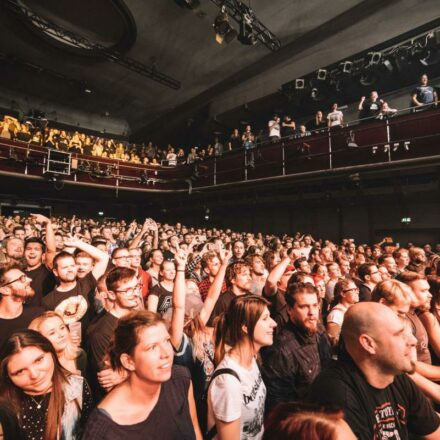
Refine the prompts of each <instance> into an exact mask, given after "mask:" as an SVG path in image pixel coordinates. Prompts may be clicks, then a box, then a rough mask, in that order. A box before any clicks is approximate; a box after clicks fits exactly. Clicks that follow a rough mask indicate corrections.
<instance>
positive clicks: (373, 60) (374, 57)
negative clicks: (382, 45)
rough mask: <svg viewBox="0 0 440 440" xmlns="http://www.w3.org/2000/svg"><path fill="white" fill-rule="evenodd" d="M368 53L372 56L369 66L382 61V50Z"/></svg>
mask: <svg viewBox="0 0 440 440" xmlns="http://www.w3.org/2000/svg"><path fill="white" fill-rule="evenodd" d="M368 55H369V56H370V58H369V60H368V65H369V66H374V65H377V64H379V63H380V60H381V59H382V54H381V53H380V52H368Z"/></svg>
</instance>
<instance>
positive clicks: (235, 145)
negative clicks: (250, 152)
mask: <svg viewBox="0 0 440 440" xmlns="http://www.w3.org/2000/svg"><path fill="white" fill-rule="evenodd" d="M229 142H230V143H231V149H232V150H238V149H239V148H241V147H242V144H241V136H240V135H238V136H234V135H231V137H230V138H229Z"/></svg>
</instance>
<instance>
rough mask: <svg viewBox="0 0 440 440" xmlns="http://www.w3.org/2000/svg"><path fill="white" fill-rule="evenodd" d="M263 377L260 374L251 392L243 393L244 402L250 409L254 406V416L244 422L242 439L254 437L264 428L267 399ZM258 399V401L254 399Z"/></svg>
mask: <svg viewBox="0 0 440 440" xmlns="http://www.w3.org/2000/svg"><path fill="white" fill-rule="evenodd" d="M262 384H263V379H262V377H261V374H258V378H257V380H256V381H255V382H254V384H253V386H252V388H251V392H250V394H248V395H246V394H243V403H244V405H245V406H246V407H248V408H249V409H252V408H253V412H254V417H253V418H252V420H249V421H248V422H246V423H244V424H243V433H242V440H247V439H252V438H254V437H255V436H256V435H258V433H259V432H261V430H262V429H263V421H264V402H265V400H266V388H265V387H262ZM256 399H257V402H255V403H254V401H255V400H256Z"/></svg>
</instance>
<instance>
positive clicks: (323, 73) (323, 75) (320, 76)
mask: <svg viewBox="0 0 440 440" xmlns="http://www.w3.org/2000/svg"><path fill="white" fill-rule="evenodd" d="M316 78H317V79H319V80H320V81H325V80H326V78H327V70H325V69H319V70H318V73H317V74H316Z"/></svg>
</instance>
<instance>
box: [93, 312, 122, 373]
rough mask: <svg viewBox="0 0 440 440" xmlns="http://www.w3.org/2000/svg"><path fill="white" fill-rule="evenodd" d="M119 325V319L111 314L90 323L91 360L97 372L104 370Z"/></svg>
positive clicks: (103, 315) (106, 313)
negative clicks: (104, 360)
mask: <svg viewBox="0 0 440 440" xmlns="http://www.w3.org/2000/svg"><path fill="white" fill-rule="evenodd" d="M117 325H118V318H116V316H113V315H112V314H111V313H109V312H104V313H103V314H102V315H100V316H98V317H97V318H96V319H95V320H94V321H93V322H91V323H90V325H89V329H88V344H89V359H90V362H91V363H92V366H93V367H94V368H95V369H96V370H97V371H99V370H102V369H104V365H103V364H102V360H103V358H104V356H105V355H106V354H107V349H108V347H109V345H110V341H111V339H112V338H113V335H114V333H115V329H116V327H117Z"/></svg>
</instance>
